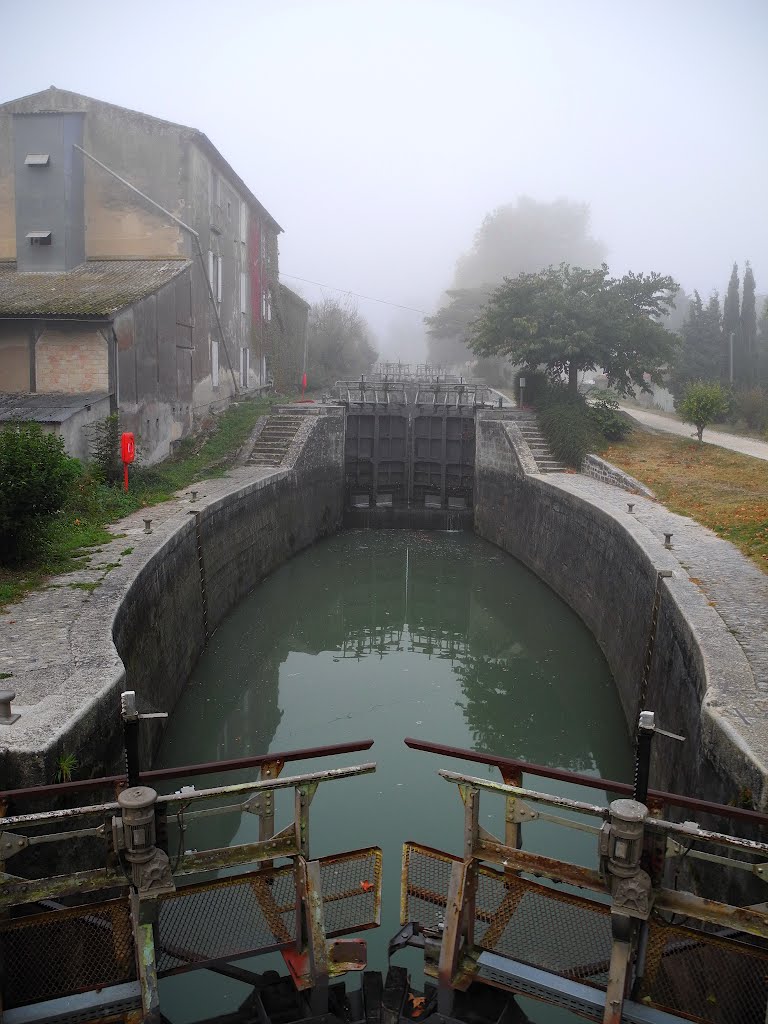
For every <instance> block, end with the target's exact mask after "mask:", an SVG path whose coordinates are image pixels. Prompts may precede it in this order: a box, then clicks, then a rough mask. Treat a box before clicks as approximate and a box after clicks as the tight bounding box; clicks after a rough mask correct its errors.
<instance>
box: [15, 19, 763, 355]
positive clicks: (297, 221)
mask: <svg viewBox="0 0 768 1024" xmlns="http://www.w3.org/2000/svg"><path fill="white" fill-rule="evenodd" d="M0 17H1V18H2V21H1V22H0V24H2V30H3V31H2V39H3V42H2V61H1V62H0V99H2V100H7V99H12V98H14V97H16V96H21V95H24V94H26V93H31V92H36V91H38V90H40V89H44V88H46V87H47V86H49V85H51V84H54V85H56V86H58V87H60V88H63V89H71V90H74V91H76V92H82V93H85V94H87V95H91V96H95V97H98V98H100V99H104V100H107V101H109V102H112V103H117V104H120V105H123V106H126V107H131V108H134V109H138V110H142V111H145V112H147V113H150V114H154V115H156V116H158V117H162V118H166V119H168V120H171V121H177V122H181V123H185V124H189V125H193V126H194V127H196V128H199V129H200V130H201V131H203V132H205V133H206V134H207V135H208V136H209V138H210V139H211V140H212V142H213V143H214V144H215V145H216V146H217V147H218V148H219V149H220V150H221V152H222V153H223V154H224V156H225V157H226V158H227V159H228V160H229V161H230V163H231V164H232V165H233V166H234V167H235V169H236V170H237V171H238V172H239V174H240V175H241V176H242V177H243V178H244V179H245V181H246V182H247V183H248V185H249V186H250V188H251V189H252V191H253V192H254V193H255V194H256V195H257V196H258V197H259V199H260V200H261V201H262V202H263V204H264V205H265V206H266V207H267V209H268V210H269V211H270V212H271V213H272V214H273V216H274V217H275V218H276V219H277V220H278V221H279V223H280V224H281V225H282V226H283V227H284V229H285V234H284V235H283V236H281V240H280V253H281V255H280V264H281V270H282V272H283V274H284V280H285V282H286V283H287V284H288V285H289V286H290V287H294V288H296V290H299V291H300V292H301V293H302V294H303V295H304V296H305V297H306V298H307V299H309V300H310V301H315V300H316V299H318V298H321V297H323V296H324V295H325V296H334V295H337V294H339V293H338V292H337V291H335V290H334V289H339V290H341V291H342V292H351V293H357V294H359V295H361V296H370V297H372V298H359V299H358V305H359V309H360V312H361V313H362V314H363V315H364V316H365V317H366V318H367V319H368V321H369V322H370V323H371V325H372V326H373V328H374V330H375V331H376V334H377V336H378V339H379V345H380V349H381V351H382V353H383V354H385V355H386V356H390V357H401V358H409V359H412V360H413V359H417V358H421V357H423V354H424V348H423V325H422V323H421V319H422V318H421V313H420V312H418V311H420V310H423V311H425V312H428V313H431V312H433V311H434V310H435V308H436V306H437V305H438V304H439V302H440V300H441V295H442V293H443V291H444V290H445V289H446V288H448V287H450V286H451V284H452V283H454V281H455V273H456V267H457V261H458V260H459V259H460V257H461V256H462V255H463V254H465V253H466V252H467V251H468V250H469V249H471V247H472V244H473V239H474V236H475V233H476V231H477V230H478V228H479V227H480V225H481V223H482V221H483V218H484V217H485V216H486V214H488V213H489V212H490V211H492V210H494V209H495V208H496V207H498V206H500V205H503V204H507V203H515V202H517V200H518V197H520V196H528V197H531V198H532V199H534V200H537V201H539V202H550V201H553V200H555V199H558V198H567V199H569V200H572V201H573V202H576V203H585V204H588V206H589V208H590V210H591V222H590V227H589V232H590V234H591V236H592V237H593V238H594V239H595V240H597V243H601V244H602V245H603V246H604V251H605V254H606V258H607V261H608V262H609V264H610V267H611V270H612V271H613V272H614V273H617V274H621V273H624V272H626V271H627V270H629V269H635V270H644V271H650V270H656V271H659V272H660V273H664V274H672V275H673V276H674V277H675V278H676V279H677V280H678V281H679V282H680V283H681V284H682V285H683V287H684V288H685V289H686V291H689V292H690V291H692V290H693V289H694V288H698V289H699V291H700V292H701V293H702V294H704V295H707V294H708V293H709V292H710V291H711V290H712V289H714V288H717V289H719V290H720V292H721V294H722V292H724V290H725V287H726V284H727V281H728V275H729V273H730V269H731V265H732V263H733V262H734V261H735V260H737V261H739V263H740V264H743V261H744V260H745V259H749V260H751V263H752V267H753V269H754V272H755V277H756V279H757V288H758V291H759V292H765V291H766V290H768V230H767V225H768V218H766V203H765V196H766V180H768V176H767V175H766V170H767V169H768V159H766V157H767V155H768V135H767V134H766V132H765V123H764V116H763V111H764V106H765V102H766V98H767V97H768V61H766V53H767V52H768V4H766V3H765V0H735V2H731V3H729V4H727V5H726V4H724V3H722V2H720V3H718V2H706V0H704V2H702V0H693V2H688V0H675V2H674V3H670V2H669V0H646V3H644V4H629V3H617V2H616V0H610V2H601V0H582V2H573V0H562V2H558V0H537V2H530V0H529V2H527V3H521V2H515V0H497V2H496V0H475V2H472V0H463V2H462V0H453V2H451V0H402V2H400V0H392V2H377V3H373V2H368V0H348V2H343V0H314V2H312V0H279V2H275V0H268V2H262V0H251V2H246V0H241V2H235V0H220V2H218V3H211V2H210V0H207V2H205V3H203V2H197V0H194V2H190V0H185V2H183V3H182V2H177V0H163V2H162V3H157V2H153V3H148V2H144V0H134V2H133V3H131V4H122V3H121V4H116V3H111V4H105V3H103V2H98V3H96V2H91V0H75V2H74V3H72V4H66V5H65V4H61V3H59V2H55V0H35V3H30V4H27V5H19V4H16V3H13V0H3V2H2V3H0ZM299 279H304V281H302V280H299ZM307 282H319V283H320V284H323V285H326V286H329V287H328V288H326V289H323V288H321V287H319V286H318V284H311V283H307ZM373 299H382V300H386V301H387V302H391V303H393V304H395V306H406V307H412V309H413V310H416V312H413V311H408V310H404V309H398V308H395V306H389V305H387V304H386V303H385V302H377V301H373Z"/></svg>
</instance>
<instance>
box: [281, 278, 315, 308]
mask: <svg viewBox="0 0 768 1024" xmlns="http://www.w3.org/2000/svg"><path fill="white" fill-rule="evenodd" d="M279 285H280V292H281V294H282V295H283V297H284V298H286V299H287V300H288V301H289V302H293V303H295V304H296V305H297V306H306V307H307V309H311V308H312V307H311V305H310V304H309V303H308V302H307V300H306V299H305V298H303V297H302V296H301V295H299V294H298V293H297V292H295V291H293V290H292V289H291V288H289V287H288V285H287V284H283V282H282V281H280V282H279Z"/></svg>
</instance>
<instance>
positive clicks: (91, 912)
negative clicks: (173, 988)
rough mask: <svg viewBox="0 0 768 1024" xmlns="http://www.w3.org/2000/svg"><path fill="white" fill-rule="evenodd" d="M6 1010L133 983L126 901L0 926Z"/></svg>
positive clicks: (131, 940)
mask: <svg viewBox="0 0 768 1024" xmlns="http://www.w3.org/2000/svg"><path fill="white" fill-rule="evenodd" d="M0 964H2V973H3V980H2V996H3V1006H4V1008H5V1009H12V1008H14V1007H18V1006H27V1005H28V1004H29V1003H39V1002H42V1001H44V1000H47V999H56V998H58V997H59V996H66V995H72V994H74V993H76V992H87V991H90V990H92V989H101V988H106V987H107V986H110V985H119V984H121V983H123V982H126V981H133V980H134V979H135V978H136V964H135V959H134V952H133V936H132V932H131V919H130V914H129V911H128V901H127V900H110V901H108V902H106V903H93V904H89V905H88V906H85V907H76V908H74V909H66V910H53V911H48V912H47V913H44V914H34V915H31V916H29V917H22V918H17V919H15V920H9V921H2V922H0Z"/></svg>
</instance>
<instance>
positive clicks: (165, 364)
mask: <svg viewBox="0 0 768 1024" xmlns="http://www.w3.org/2000/svg"><path fill="white" fill-rule="evenodd" d="M102 165H103V166H102ZM119 178H121V179H123V180H122V181H121V180H119ZM131 186H133V187H131ZM139 193H142V194H139ZM281 230H282V229H281V227H280V225H279V224H278V223H277V221H276V220H275V219H274V218H273V217H272V216H271V214H270V213H269V212H268V211H267V210H266V209H265V207H264V206H263V205H262V204H261V203H260V202H259V200H258V199H257V198H256V197H255V196H254V195H253V193H252V192H251V191H250V189H249V188H248V186H247V185H246V184H245V182H244V181H243V180H242V178H240V176H239V175H238V174H237V173H236V172H235V171H234V170H233V168H232V167H231V166H230V165H229V164H228V163H227V161H226V160H225V159H224V157H223V156H222V155H221V153H219V151H218V150H217V149H216V148H215V147H214V146H213V145H212V143H211V142H210V141H209V139H208V138H207V137H206V136H205V135H204V134H203V133H202V132H200V131H197V130H196V129H194V128H188V127H184V126H183V125H178V124H172V123H170V122H168V121H162V120H160V119H159V118H156V117H151V116H149V115H147V114H142V113H138V112H136V111H131V110H126V109H124V108H123V107H117V106H113V105H112V104H109V103H104V102H102V101H101V100H97V99H92V98H90V97H87V96H81V95H79V94H77V93H72V92H66V91H64V90H61V89H56V88H55V87H53V86H52V87H51V88H50V89H47V90H45V91H43V92H40V93H35V94H33V95H31V96H26V97H23V98H21V99H17V100H12V101H10V102H8V103H5V104H2V105H0V395H2V396H3V399H2V400H0V419H8V418H10V415H11V414H10V413H9V412H8V411H7V410H8V409H11V410H13V415H14V416H16V417H17V418H19V416H20V414H24V411H25V410H26V414H24V418H29V419H33V418H35V409H38V410H39V409H40V408H42V407H43V406H44V407H45V408H47V409H48V410H49V411H50V409H51V408H52V407H55V408H58V409H66V412H67V415H68V417H69V420H68V423H69V425H68V427H67V429H66V430H63V429H62V433H63V434H64V435H65V437H66V438H67V444H68V447H69V448H70V450H71V451H73V453H75V454H78V455H82V454H84V452H83V441H82V438H80V440H79V441H78V437H79V436H80V435H79V434H78V423H81V424H82V423H84V422H85V421H86V420H88V419H95V418H99V416H101V415H102V414H104V410H105V409H107V410H109V409H111V410H112V411H115V410H117V411H119V414H120V423H121V429H123V430H132V431H134V433H135V434H136V437H137V444H138V446H139V450H140V452H141V453H142V455H143V457H144V458H145V459H146V461H148V462H153V461H156V460H157V459H160V458H163V457H164V456H165V455H167V454H168V453H169V451H170V450H171V448H172V445H173V442H174V441H175V440H177V439H179V438H181V437H183V436H184V435H185V434H187V433H188V432H189V431H190V430H191V429H192V427H193V424H194V421H195V419H196V418H202V417H204V416H206V415H207V414H208V412H209V410H211V409H213V410H216V409H219V408H222V407H223V406H224V405H225V404H226V403H227V402H228V401H229V400H230V399H231V398H232V396H233V395H234V394H235V393H236V392H239V391H247V390H249V389H254V388H258V387H262V386H266V385H267V384H268V383H269V382H271V380H272V376H273V368H272V364H273V363H275V362H276V361H277V360H278V357H279V355H280V353H281V349H282V346H283V345H285V344H290V339H289V338H287V337H286V327H285V323H284V320H283V318H281V317H280V315H279V314H280V309H281V307H280V303H281V290H280V288H279V285H278V245H277V236H278V234H279V233H280V232H281ZM293 320H295V317H294V318H292V322H293ZM44 395H45V396H48V397H47V398H42V397H41V396H44ZM62 396H66V401H61V398H62ZM75 396H77V397H76V400H75ZM78 405H79V406H80V411H79V412H78ZM73 417H74V418H73Z"/></svg>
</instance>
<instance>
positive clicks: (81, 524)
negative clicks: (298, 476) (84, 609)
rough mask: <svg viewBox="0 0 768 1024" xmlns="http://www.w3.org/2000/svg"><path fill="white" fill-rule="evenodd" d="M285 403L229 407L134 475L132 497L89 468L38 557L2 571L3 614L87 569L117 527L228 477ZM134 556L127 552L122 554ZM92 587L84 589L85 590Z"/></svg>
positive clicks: (37, 551) (265, 401)
mask: <svg viewBox="0 0 768 1024" xmlns="http://www.w3.org/2000/svg"><path fill="white" fill-rule="evenodd" d="M281 400H282V399H278V398H276V397H275V396H270V397H268V398H252V399H245V400H243V401H240V402H238V403H237V404H234V405H231V406H229V408H228V409H227V410H226V411H225V412H223V413H221V415H220V416H217V417H215V418H212V419H211V420H210V421H208V422H207V423H205V424H204V425H203V428H202V429H201V430H200V431H199V432H198V433H197V434H195V435H194V436H191V437H188V438H185V439H184V440H183V441H182V442H181V443H180V444H179V445H178V447H177V450H176V451H175V452H174V454H173V455H172V456H171V457H170V458H168V459H166V460H165V461H164V462H161V463H158V464H157V465H155V466H141V465H137V466H136V468H134V469H132V470H131V475H130V490H129V491H128V492H127V493H126V492H125V491H123V489H122V485H110V484H106V483H104V482H102V481H100V480H99V479H97V477H96V476H95V475H94V474H93V473H91V472H90V471H89V470H88V468H87V467H85V468H84V470H83V473H82V474H81V475H80V476H79V477H78V478H77V479H76V480H75V481H74V484H73V486H72V487H71V489H70V494H69V498H68V500H67V502H66V504H65V506H64V508H63V509H62V511H61V512H60V513H58V514H57V515H55V516H54V517H53V518H52V519H51V520H50V522H49V523H48V524H47V526H46V528H45V530H44V531H43V533H42V535H41V537H40V541H39V543H38V544H37V546H36V549H35V552H34V556H33V557H32V558H30V559H29V560H28V561H27V562H26V563H25V564H23V565H20V566H15V567H14V568H4V567H0V608H1V607H3V606H5V605H9V604H12V603H13V602H14V601H19V600H20V599H21V598H22V597H23V596H24V594H26V593H28V592H29V591H31V590H39V589H40V588H41V587H42V586H44V585H45V582H46V580H47V579H48V578H49V577H50V576H53V575H56V574H58V573H63V572H72V571H73V570H76V569H82V568H84V567H85V566H86V564H87V558H88V556H89V554H90V552H89V551H88V550H87V549H92V548H100V547H101V545H104V544H109V543H111V542H112V541H113V540H115V536H116V535H115V534H112V533H110V532H109V531H108V530H107V529H106V528H107V526H109V525H111V524H112V523H116V522H119V521H120V520H121V519H122V518H124V517H125V516H127V515H130V514H131V513H132V512H136V511H138V510H139V509H142V508H147V507H149V506H151V505H157V504H159V503H160V502H163V501H168V500H169V499H170V498H172V497H173V495H174V492H176V491H180V490H182V489H183V488H185V487H187V486H189V485H190V484H192V483H195V482H197V481H199V480H205V479H210V478H211V477H220V476H223V475H224V473H226V471H227V470H228V469H229V468H231V466H232V465H233V463H234V461H235V458H236V456H237V454H238V452H239V451H240V449H241V448H242V446H243V445H244V444H245V442H246V440H247V439H248V436H249V434H250V433H251V431H252V430H253V428H254V426H255V424H256V421H257V420H258V419H259V417H260V416H263V415H265V414H266V413H268V412H269V410H270V408H271V406H272V405H273V404H274V403H275V402H276V401H281ZM123 536H125V535H124V534H123ZM132 551H133V548H126V549H125V551H123V552H122V554H130V553H131V552H132ZM95 585H96V584H93V586H95ZM78 586H79V585H78ZM91 586H92V585H91V584H87V585H83V586H82V587H81V589H87V588H88V587H91Z"/></svg>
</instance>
